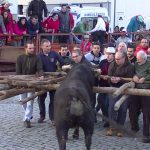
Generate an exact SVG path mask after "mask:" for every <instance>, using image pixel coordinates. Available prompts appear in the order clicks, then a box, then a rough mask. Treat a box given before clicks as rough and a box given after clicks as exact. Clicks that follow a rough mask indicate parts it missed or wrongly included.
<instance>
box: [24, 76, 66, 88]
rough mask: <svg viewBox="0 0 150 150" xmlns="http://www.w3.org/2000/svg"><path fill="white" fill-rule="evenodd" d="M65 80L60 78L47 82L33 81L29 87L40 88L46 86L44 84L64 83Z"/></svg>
mask: <svg viewBox="0 0 150 150" xmlns="http://www.w3.org/2000/svg"><path fill="white" fill-rule="evenodd" d="M64 79H65V77H59V78H53V79H50V80H46V81H43V80H40V81H31V82H29V83H28V84H27V85H28V86H29V87H33V86H36V85H37V86H39V85H44V84H53V83H57V82H60V81H63V80H64Z"/></svg>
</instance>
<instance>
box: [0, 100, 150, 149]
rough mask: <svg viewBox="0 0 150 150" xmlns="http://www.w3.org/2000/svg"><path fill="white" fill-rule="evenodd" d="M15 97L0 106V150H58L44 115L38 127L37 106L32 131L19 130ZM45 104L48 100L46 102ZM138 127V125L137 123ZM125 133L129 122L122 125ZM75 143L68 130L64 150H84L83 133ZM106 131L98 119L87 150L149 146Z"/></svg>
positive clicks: (21, 126)
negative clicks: (65, 148)
mask: <svg viewBox="0 0 150 150" xmlns="http://www.w3.org/2000/svg"><path fill="white" fill-rule="evenodd" d="M17 101H18V97H15V98H11V99H7V100H4V101H1V102H0V150H58V143H57V139H56V135H55V129H54V128H51V127H49V124H48V115H47V119H46V121H45V122H44V123H42V124H38V123H37V120H38V117H39V114H38V113H39V110H38V105H37V102H36V100H35V103H34V115H33V116H34V118H33V119H32V125H33V127H32V128H29V129H26V128H24V127H23V122H22V117H23V109H22V107H21V105H20V104H18V103H17ZM47 101H48V99H47ZM140 124H141V123H140ZM126 128H128V129H129V122H128V121H127V123H126ZM80 131H81V132H80V138H79V140H73V139H72V130H69V140H68V142H67V150H85V145H84V137H83V132H82V130H80ZM105 133H106V129H104V128H103V127H102V121H101V118H98V123H97V124H96V125H95V131H94V135H93V138H92V147H91V150H149V149H150V144H143V143H141V142H140V138H141V133H139V138H138V139H134V138H132V137H129V136H127V135H125V136H124V137H122V138H118V137H115V136H113V137H107V136H105Z"/></svg>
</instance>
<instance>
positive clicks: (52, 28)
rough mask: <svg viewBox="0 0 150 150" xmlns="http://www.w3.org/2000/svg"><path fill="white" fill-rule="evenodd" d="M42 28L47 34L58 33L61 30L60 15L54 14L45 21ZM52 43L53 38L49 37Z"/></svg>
mask: <svg viewBox="0 0 150 150" xmlns="http://www.w3.org/2000/svg"><path fill="white" fill-rule="evenodd" d="M42 27H43V28H44V31H45V33H58V30H59V20H58V14H57V13H53V15H52V16H51V17H48V18H47V19H46V20H44V21H43V23H42ZM47 38H48V39H49V40H50V41H51V40H52V36H48V37H47Z"/></svg>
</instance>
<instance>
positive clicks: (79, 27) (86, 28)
mask: <svg viewBox="0 0 150 150" xmlns="http://www.w3.org/2000/svg"><path fill="white" fill-rule="evenodd" d="M87 31H90V27H89V26H87V25H86V24H85V23H83V22H79V23H78V24H77V26H76V27H75V28H74V30H73V32H74V33H85V32H87Z"/></svg>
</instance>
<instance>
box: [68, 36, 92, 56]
mask: <svg viewBox="0 0 150 150" xmlns="http://www.w3.org/2000/svg"><path fill="white" fill-rule="evenodd" d="M71 34H72V36H73V38H74V40H75V42H76V43H77V44H81V47H80V48H81V51H82V53H83V54H84V55H85V54H87V53H89V52H90V51H91V49H92V43H91V41H90V36H89V35H87V34H85V35H84V36H83V37H82V39H81V40H80V39H78V37H77V36H76V35H75V34H74V33H71Z"/></svg>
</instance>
